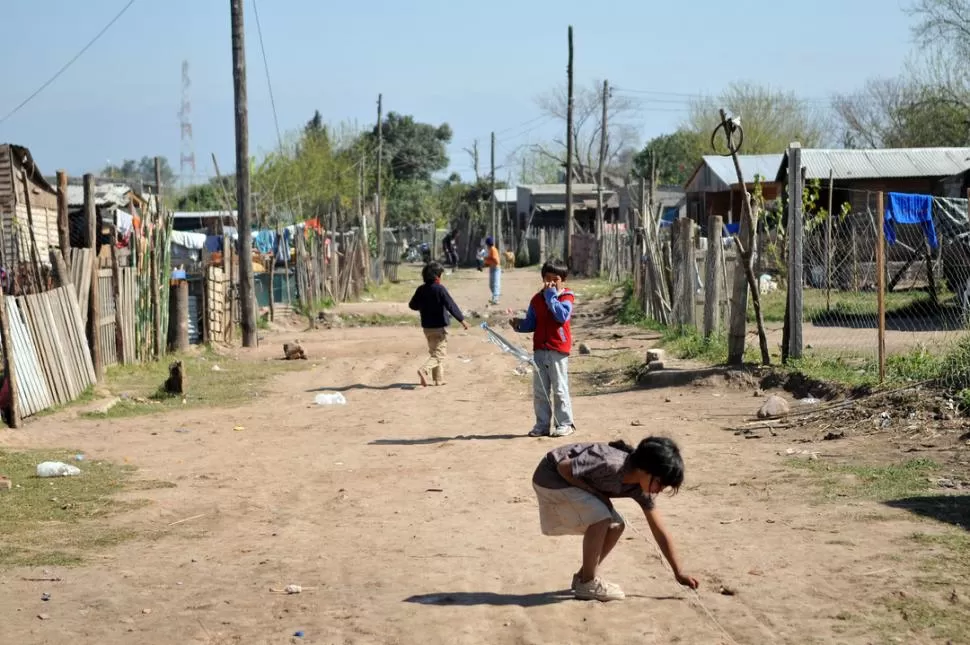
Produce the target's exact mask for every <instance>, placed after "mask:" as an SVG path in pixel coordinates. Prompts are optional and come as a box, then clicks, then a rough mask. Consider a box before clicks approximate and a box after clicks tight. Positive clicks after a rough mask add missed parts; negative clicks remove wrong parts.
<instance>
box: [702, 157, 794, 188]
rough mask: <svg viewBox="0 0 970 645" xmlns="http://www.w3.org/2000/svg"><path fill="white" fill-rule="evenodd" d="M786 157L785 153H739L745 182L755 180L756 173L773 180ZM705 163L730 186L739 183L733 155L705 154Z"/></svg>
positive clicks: (739, 161) (739, 162)
mask: <svg viewBox="0 0 970 645" xmlns="http://www.w3.org/2000/svg"><path fill="white" fill-rule="evenodd" d="M784 157H785V155H783V154H773V155H738V164H740V166H741V174H742V175H744V181H745V183H751V182H753V181H754V178H755V175H758V176H760V177H761V178H762V179H766V180H768V181H771V180H772V178H773V177H777V176H778V168H779V166H781V161H782V159H784ZM703 163H705V164H707V167H708V168H710V169H711V172H712V173H714V174H715V175H716V176H717V177H718V179H720V180H721V181H723V182H724V183H725V184H727V185H728V186H733V185H735V184H737V183H738V172H737V170H736V169H735V168H734V160H733V159H731V157H722V156H720V155H705V156H704V158H703Z"/></svg>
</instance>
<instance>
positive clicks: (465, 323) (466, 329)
mask: <svg viewBox="0 0 970 645" xmlns="http://www.w3.org/2000/svg"><path fill="white" fill-rule="evenodd" d="M461 326H462V327H464V328H465V331H468V323H467V322H465V321H464V320H463V321H461Z"/></svg>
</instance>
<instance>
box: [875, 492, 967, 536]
mask: <svg viewBox="0 0 970 645" xmlns="http://www.w3.org/2000/svg"><path fill="white" fill-rule="evenodd" d="M885 504H886V506H889V507H892V508H898V509H902V510H904V511H909V512H910V513H915V514H916V515H921V516H923V517H927V518H930V519H933V520H937V521H938V522H946V523H947V524H952V525H954V526H957V527H960V528H962V529H966V530H968V531H970V495H927V496H924V497H906V498H904V499H894V500H890V501H888V502H885Z"/></svg>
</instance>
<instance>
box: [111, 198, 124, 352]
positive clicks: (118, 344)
mask: <svg viewBox="0 0 970 645" xmlns="http://www.w3.org/2000/svg"><path fill="white" fill-rule="evenodd" d="M117 231H118V216H117V215H115V233H116V234H117ZM111 293H112V296H113V297H114V299H115V348H116V351H117V353H118V365H124V364H125V316H124V311H123V310H122V306H121V268H120V267H119V266H118V245H117V243H116V242H115V240H112V241H111Z"/></svg>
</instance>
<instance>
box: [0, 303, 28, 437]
mask: <svg viewBox="0 0 970 645" xmlns="http://www.w3.org/2000/svg"><path fill="white" fill-rule="evenodd" d="M0 343H2V345H3V373H4V377H5V378H6V379H7V387H8V389H9V392H10V414H9V415H8V417H7V423H8V424H9V425H10V427H11V428H19V427H20V426H21V425H23V418H22V415H21V411H20V384H19V383H18V382H17V361H16V359H15V354H16V350H15V349H14V342H13V336H11V335H10V318H9V317H8V314H7V294H6V293H5V292H4V289H3V288H2V286H0Z"/></svg>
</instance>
